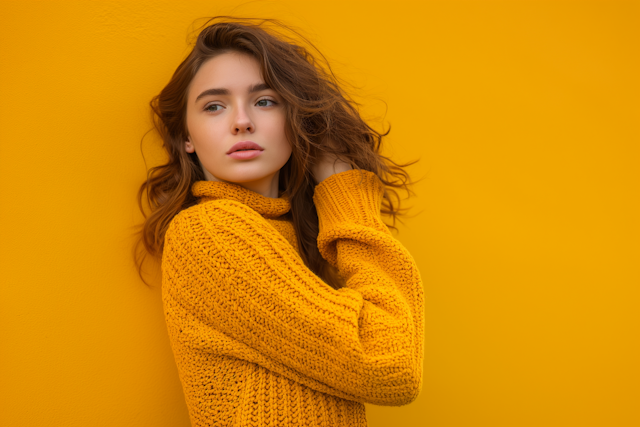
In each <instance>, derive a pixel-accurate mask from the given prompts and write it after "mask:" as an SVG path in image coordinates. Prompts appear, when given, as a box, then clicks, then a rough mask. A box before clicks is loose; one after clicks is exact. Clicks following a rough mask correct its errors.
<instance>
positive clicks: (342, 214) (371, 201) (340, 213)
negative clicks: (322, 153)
mask: <svg viewBox="0 0 640 427" xmlns="http://www.w3.org/2000/svg"><path fill="white" fill-rule="evenodd" d="M383 194H384V184H383V183H382V182H381V181H380V178H378V176H377V175H376V174H375V173H373V172H370V171H367V170H362V171H360V170H358V169H351V170H348V171H344V172H339V173H336V174H333V175H331V176H330V177H328V178H326V179H324V180H323V181H322V182H320V184H318V185H316V187H315V192H314V194H313V201H314V203H315V205H316V210H317V211H318V220H319V228H320V230H319V231H320V232H322V231H323V230H324V231H327V230H330V229H333V228H335V227H337V226H338V225H342V224H348V223H351V224H359V225H363V226H366V227H371V228H374V229H376V230H379V231H382V232H385V233H390V231H389V229H388V228H387V226H386V225H385V224H384V222H383V221H382V218H381V216H380V208H381V206H382V195H383Z"/></svg>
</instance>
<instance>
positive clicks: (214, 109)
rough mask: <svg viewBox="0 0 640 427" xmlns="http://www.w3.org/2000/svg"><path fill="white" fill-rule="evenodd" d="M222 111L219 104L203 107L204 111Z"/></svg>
mask: <svg viewBox="0 0 640 427" xmlns="http://www.w3.org/2000/svg"><path fill="white" fill-rule="evenodd" d="M219 110H222V105H219V104H211V105H208V106H207V107H205V111H219Z"/></svg>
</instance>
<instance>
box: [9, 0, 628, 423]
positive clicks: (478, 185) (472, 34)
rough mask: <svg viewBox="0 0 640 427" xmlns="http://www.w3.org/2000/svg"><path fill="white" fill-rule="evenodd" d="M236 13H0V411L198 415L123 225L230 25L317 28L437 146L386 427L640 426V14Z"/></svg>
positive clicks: (72, 8) (413, 154)
mask: <svg viewBox="0 0 640 427" xmlns="http://www.w3.org/2000/svg"><path fill="white" fill-rule="evenodd" d="M238 4H239V2H233V1H212V0H206V1H204V0H203V1H195V0H191V1H169V0H162V1H159V0H153V1H152V0H145V1H85V0H83V1H33V0H31V1H27V0H19V1H18V0H16V1H6V0H5V1H3V2H2V3H1V5H0V43H1V45H0V48H1V49H0V61H1V62H0V94H1V96H0V142H1V144H0V194H1V209H0V225H1V227H2V230H1V237H0V263H1V265H0V277H1V280H2V283H1V286H0V328H1V329H0V425H2V426H29V427H31V426H33V427H35V426H38V427H42V426H72V427H73V426H187V425H188V424H189V421H188V415H187V412H186V406H185V403H184V401H183V396H182V391H181V389H180V383H179V380H178V375H177V371H176V368H175V366H174V362H173V356H172V354H171V350H170V347H169V343H168V339H167V335H166V331H165V325H164V319H163V317H162V308H161V302H160V294H159V289H158V288H157V287H156V288H154V289H152V290H149V289H148V288H146V287H145V286H144V285H143V284H142V283H141V282H140V281H139V280H138V278H137V274H136V272H135V270H134V267H133V263H132V261H131V258H130V245H131V241H132V240H131V238H130V237H129V233H130V227H131V226H133V225H134V224H135V223H137V222H138V221H139V219H140V214H139V213H138V211H137V207H136V204H135V192H136V190H137V188H138V186H139V185H140V183H141V181H142V180H143V179H144V176H145V169H144V163H143V160H142V157H141V155H140V139H141V137H142V136H143V134H144V132H145V131H146V130H148V129H149V126H150V123H149V119H148V107H147V105H148V102H149V100H150V99H151V97H152V96H153V95H155V94H156V93H158V91H159V90H160V89H161V88H162V87H163V85H164V84H165V83H166V82H167V81H168V79H169V77H170V75H171V74H172V72H173V70H174V69H175V67H176V66H177V65H178V63H179V62H180V61H181V59H182V58H183V56H184V55H185V54H186V53H187V50H186V44H185V40H186V37H187V32H188V30H189V28H190V25H191V24H192V23H193V21H194V20H195V19H197V18H201V17H206V16H212V15H215V14H221V13H239V14H244V15H254V16H267V15H268V16H271V17H277V18H282V19H284V20H285V21H286V22H289V23H291V24H293V25H296V26H298V27H301V28H302V29H303V30H304V31H306V33H307V34H308V35H309V36H310V37H311V39H312V40H314V41H315V42H317V43H318V45H319V46H320V47H321V49H322V50H323V51H324V52H325V53H326V54H327V56H328V57H329V58H330V59H332V60H333V61H334V63H335V65H336V70H337V71H338V72H339V73H340V74H341V75H342V76H343V77H345V78H347V79H348V80H349V81H350V82H352V83H355V84H356V85H359V86H361V88H362V92H361V93H362V94H363V95H365V96H366V99H367V101H366V102H367V108H366V111H367V113H368V114H369V113H371V114H373V113H379V112H381V111H384V105H383V104H382V103H381V102H379V101H377V99H382V100H385V101H386V102H387V103H388V115H387V120H388V122H389V123H391V124H392V132H391V136H390V138H389V144H390V146H389V149H388V153H391V154H392V155H394V156H395V158H396V159H398V160H400V161H408V160H411V159H414V158H418V157H420V158H422V161H421V162H420V163H419V164H418V165H416V166H415V167H412V168H411V169H410V171H411V173H412V174H413V176H414V177H415V178H419V177H421V176H424V177H425V179H424V180H423V181H422V182H421V183H420V184H418V185H417V186H416V187H415V190H416V192H417V193H418V197H417V198H415V199H412V202H411V203H412V204H413V206H415V208H414V209H413V211H412V212H413V213H416V214H417V213H418V212H420V211H422V213H421V214H420V215H418V216H416V217H414V218H410V219H407V220H406V221H405V225H404V226H402V225H401V227H400V231H401V232H400V234H399V235H398V238H399V239H400V240H401V241H402V242H403V243H404V244H405V246H406V247H407V248H408V249H409V251H410V252H411V253H412V254H413V256H414V257H415V259H416V261H417V262H418V265H419V267H420V270H421V273H422V277H423V280H424V285H425V291H426V298H427V300H426V346H425V351H426V354H425V371H424V388H423V391H422V394H421V395H420V397H419V399H418V400H417V401H416V402H414V403H413V404H412V405H409V406H405V407H400V408H386V407H375V406H371V405H368V408H367V409H368V418H369V424H370V425H371V426H372V427H376V426H390V425H402V426H438V427H447V426H464V427H466V426H492V427H496V426H637V425H640V411H639V410H638V406H637V404H638V402H640V390H639V388H638V384H640V375H639V367H638V365H639V364H638V360H640V354H639V351H638V350H639V348H638V347H639V346H638V335H639V334H638V332H639V331H638V326H639V325H640V319H639V314H638V313H639V312H640V310H639V309H638V302H639V285H640V269H639V268H638V266H639V265H640V262H639V261H640V259H639V256H640V250H639V249H640V248H639V242H640V233H639V221H638V218H639V213H640V212H639V203H638V200H639V197H638V196H639V195H640V194H639V191H638V190H639V184H640V179H639V178H640V177H639V170H640V169H639V167H638V161H639V160H640V156H639V154H640V153H639V142H640V141H639V140H640V135H639V133H640V130H639V129H640V127H639V126H638V118H639V113H640V108H639V107H640V104H639V99H640V97H639V95H640V93H639V92H640V91H639V87H638V76H640V67H639V66H638V58H639V56H638V53H639V52H638V46H639V44H638V42H639V37H638V36H639V29H640V22H639V21H640V20H639V17H640V16H639V15H640V12H639V2H637V1H635V2H631V1H626V2H623V1H600V2H594V1H581V2H578V1H571V2H569V1H557V0H556V1H548V2H543V1H464V2H462V1H437V2H436V1H416V2H403V1H395V2H389V1H384V2H383V1H379V2H371V1H367V2H348V1H344V0H340V1H335V0H331V1H329V0H323V1H304V2H299V1H272V2H262V1H259V2H253V3H248V4H247V5H244V6H242V7H240V8H239V9H236V10H235V11H234V9H233V7H234V6H236V5H238ZM154 142H155V139H154V138H147V139H145V146H146V147H147V148H146V149H147V150H151V152H152V151H153V143H154Z"/></svg>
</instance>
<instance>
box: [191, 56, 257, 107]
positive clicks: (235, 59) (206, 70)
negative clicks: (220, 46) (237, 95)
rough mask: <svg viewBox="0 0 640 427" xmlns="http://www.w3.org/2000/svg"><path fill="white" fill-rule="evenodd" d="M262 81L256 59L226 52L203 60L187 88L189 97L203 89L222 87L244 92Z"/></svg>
mask: <svg viewBox="0 0 640 427" xmlns="http://www.w3.org/2000/svg"><path fill="white" fill-rule="evenodd" d="M257 83H263V78H262V73H261V70H260V64H259V63H258V60H257V59H255V58H254V57H253V56H250V55H247V54H245V53H238V52H227V53H222V54H220V55H217V56H215V57H213V58H211V59H208V60H207V61H205V62H204V63H203V64H202V65H201V66H200V69H199V70H198V72H197V73H196V75H195V76H194V78H193V80H192V81H191V85H190V88H189V98H192V97H193V96H197V95H196V94H197V93H200V92H201V91H203V90H207V89H213V88H224V89H228V90H229V91H231V92H232V93H233V92H246V91H247V90H248V89H249V87H250V86H252V85H255V84H257Z"/></svg>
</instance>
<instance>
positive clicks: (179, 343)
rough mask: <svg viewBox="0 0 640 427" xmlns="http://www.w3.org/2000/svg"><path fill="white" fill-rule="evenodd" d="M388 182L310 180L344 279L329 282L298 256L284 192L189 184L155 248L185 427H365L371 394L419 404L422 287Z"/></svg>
mask: <svg viewBox="0 0 640 427" xmlns="http://www.w3.org/2000/svg"><path fill="white" fill-rule="evenodd" d="M361 177H362V180H361V179H360V178H361ZM383 189H384V187H383V184H382V182H381V181H380V180H379V178H378V177H377V176H376V175H375V174H374V173H372V172H369V171H362V175H361V174H360V171H358V170H355V169H354V170H349V171H346V172H340V173H338V174H334V175H332V176H330V177H329V178H327V179H325V180H324V181H322V182H321V183H320V184H318V185H317V186H316V187H315V192H314V196H313V200H314V203H315V205H316V209H317V212H318V217H319V227H320V232H319V235H318V248H319V250H320V253H321V254H322V256H323V257H324V258H325V259H326V260H327V261H328V262H330V263H331V264H332V265H333V266H335V267H337V268H338V270H339V271H340V274H341V275H342V276H343V278H344V279H345V280H346V286H345V287H343V288H341V289H339V290H335V289H333V288H331V287H330V286H329V285H327V284H326V283H325V282H324V281H322V280H321V279H320V278H319V277H318V276H316V275H315V274H314V273H313V272H311V270H309V269H308V268H307V267H306V266H305V264H304V262H303V261H302V258H300V255H299V252H298V249H297V247H298V246H297V241H296V234H295V232H294V228H293V224H292V223H291V222H290V221H288V220H286V219H284V218H282V215H284V214H285V213H287V212H288V211H289V209H290V204H289V200H288V199H287V198H286V197H285V196H283V197H280V198H269V197H265V196H262V195H261V194H258V193H256V192H253V191H251V190H248V189H245V188H244V187H241V186H240V185H237V184H232V183H227V182H219V181H200V182H197V183H196V184H194V186H193V188H192V191H193V194H194V195H195V196H197V197H199V203H198V204H197V205H196V206H192V207H190V208H188V209H185V210H183V211H182V212H180V213H179V214H178V215H177V216H176V217H175V218H174V219H173V221H172V222H171V225H170V226H169V229H168V230H167V233H166V237H165V247H164V253H163V256H162V298H163V303H164V311H165V316H166V323H167V328H168V332H169V337H170V342H171V347H172V349H173V353H174V356H175V359H176V363H177V366H178V371H179V373H180V380H181V382H182V386H183V390H184V394H185V398H186V402H187V406H188V408H189V414H190V417H191V422H192V425H193V426H198V427H199V426H327V427H329V426H331V427H335V426H359V427H362V426H366V425H367V420H366V417H365V406H364V403H365V402H366V403H371V404H375V405H389V406H391V405H392V406H400V405H406V404H408V403H411V402H412V401H414V400H415V399H416V398H417V396H418V394H419V393H420V390H421V388H422V361H423V353H424V351H423V334H424V317H423V308H424V294H423V289H422V282H421V279H420V274H419V272H418V269H417V267H416V264H415V262H414V260H413V258H412V257H411V255H410V254H409V252H408V251H407V250H406V249H405V247H404V246H402V244H401V243H400V242H399V241H398V240H396V239H395V238H394V237H392V235H391V233H390V231H389V229H388V228H387V226H386V225H385V224H384V223H383V222H382V219H381V217H380V207H381V202H382V193H383Z"/></svg>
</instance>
